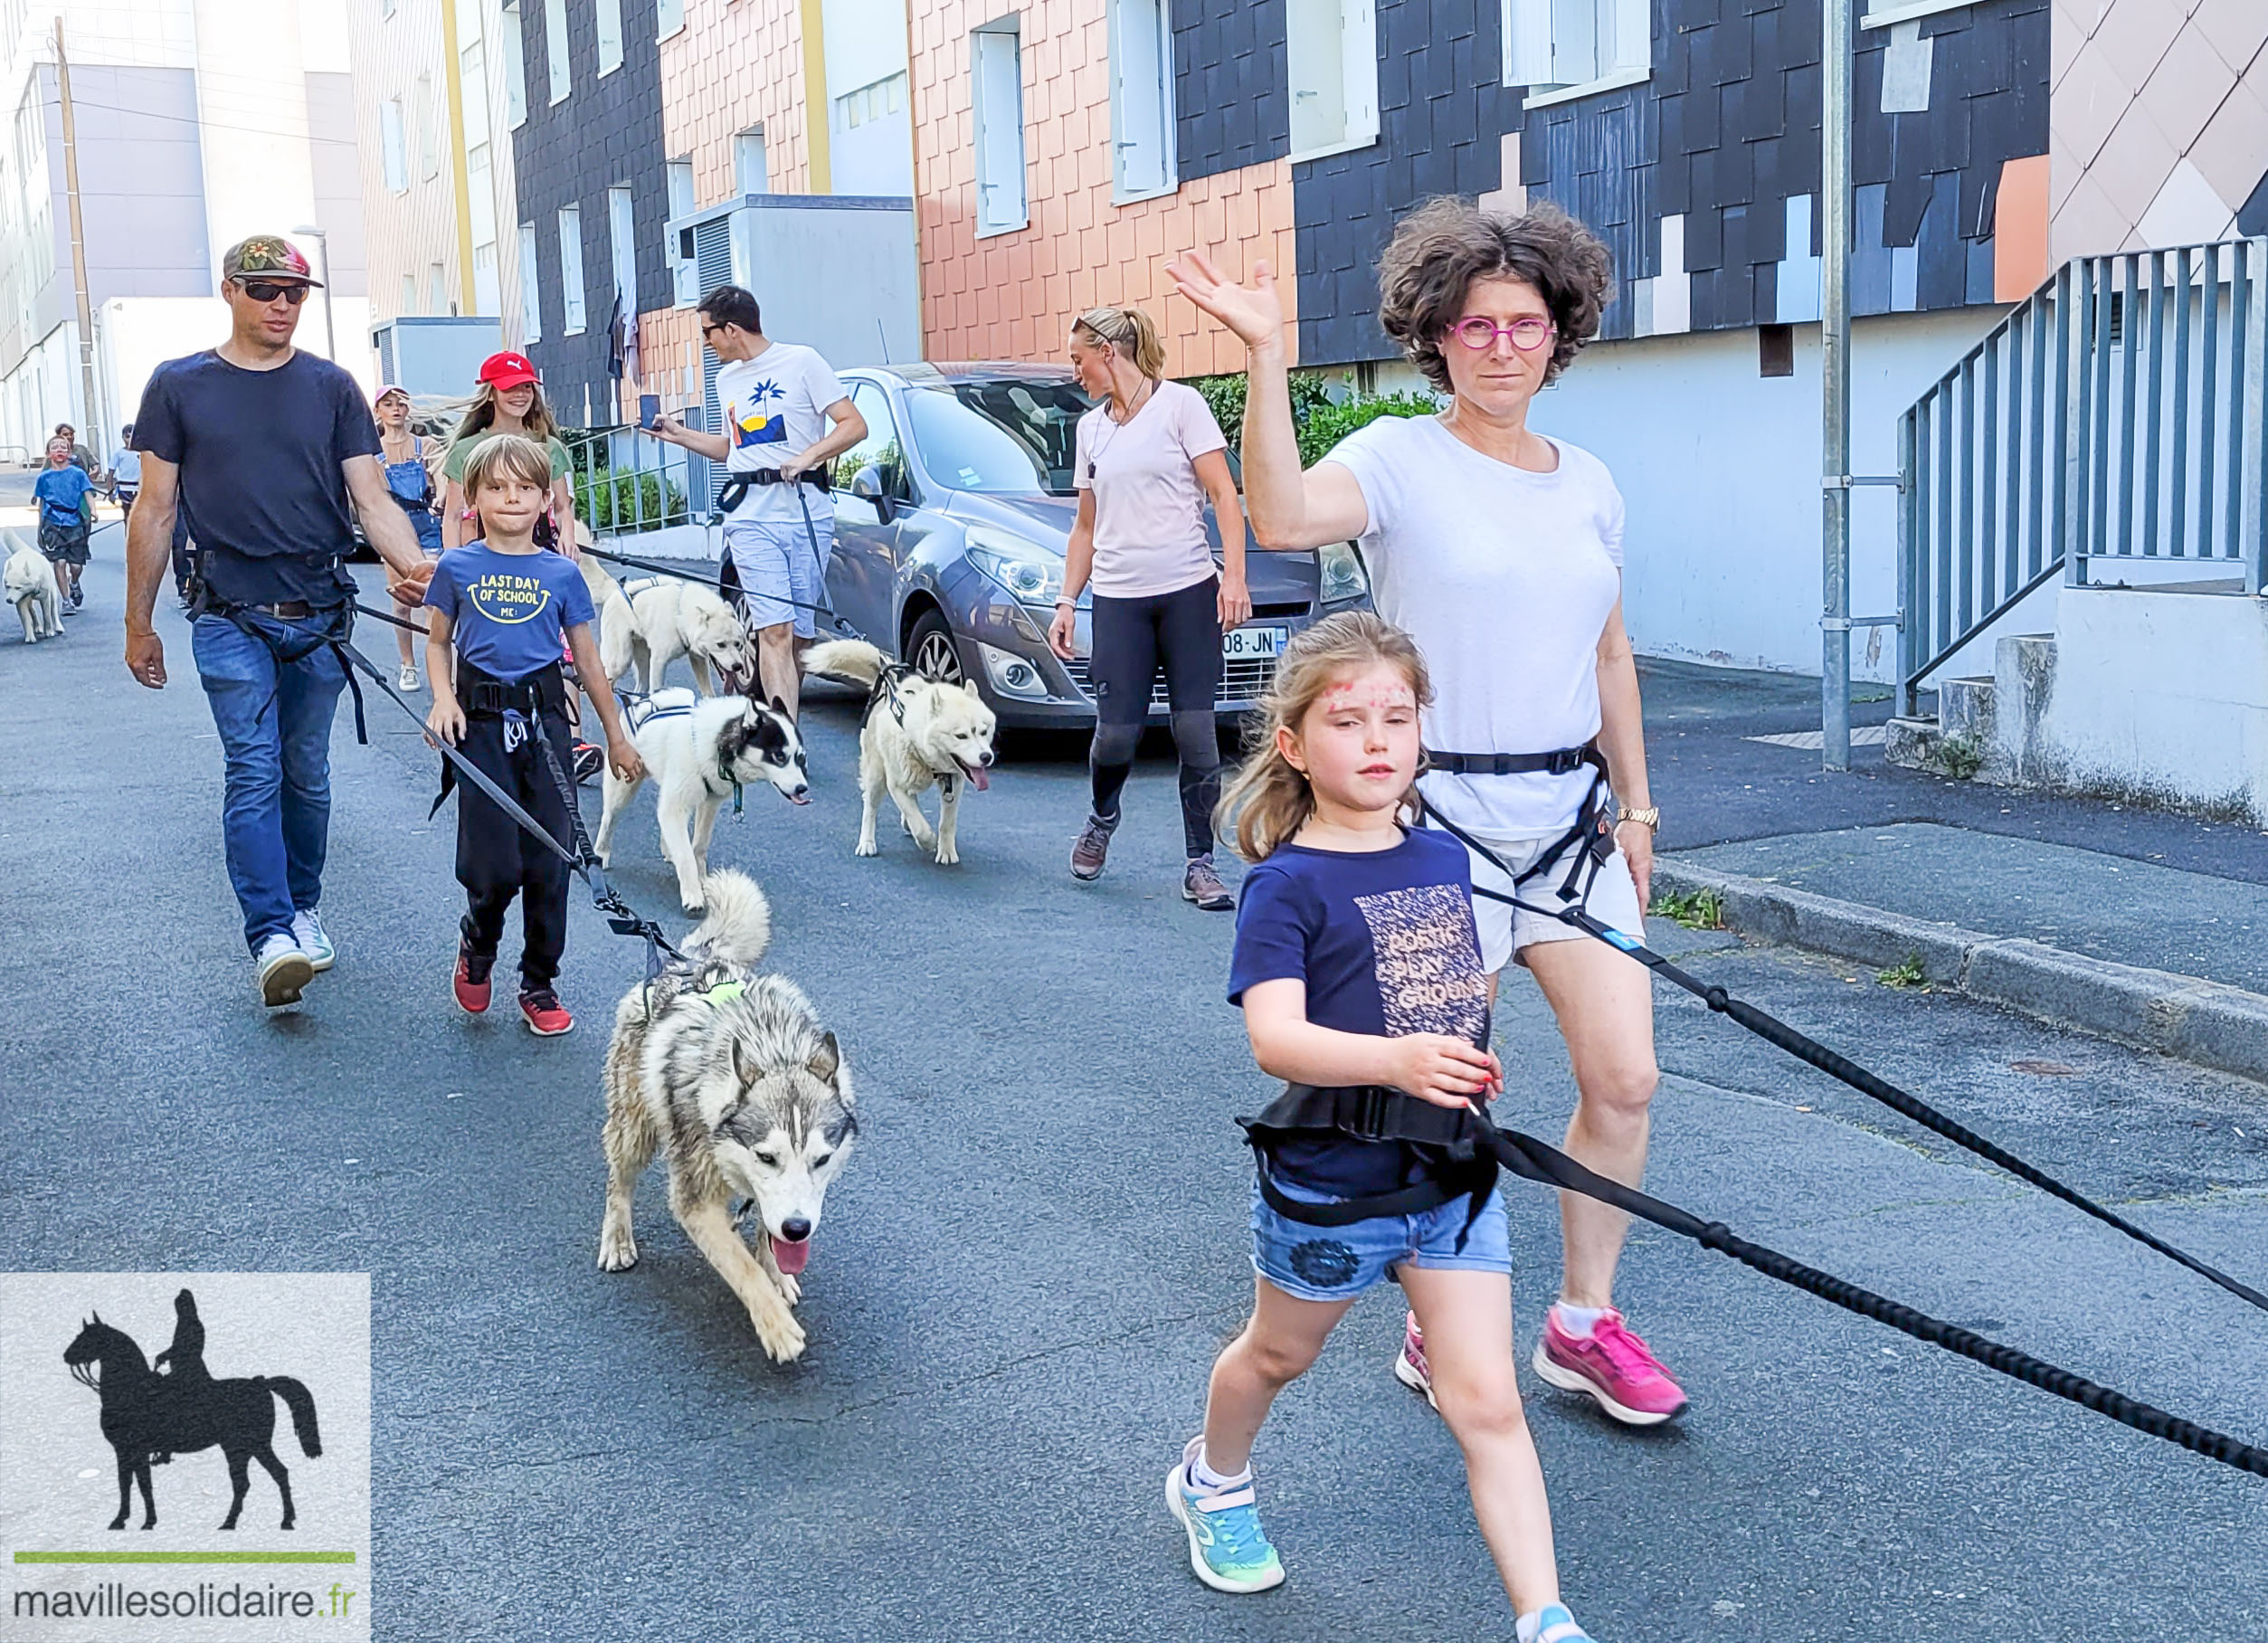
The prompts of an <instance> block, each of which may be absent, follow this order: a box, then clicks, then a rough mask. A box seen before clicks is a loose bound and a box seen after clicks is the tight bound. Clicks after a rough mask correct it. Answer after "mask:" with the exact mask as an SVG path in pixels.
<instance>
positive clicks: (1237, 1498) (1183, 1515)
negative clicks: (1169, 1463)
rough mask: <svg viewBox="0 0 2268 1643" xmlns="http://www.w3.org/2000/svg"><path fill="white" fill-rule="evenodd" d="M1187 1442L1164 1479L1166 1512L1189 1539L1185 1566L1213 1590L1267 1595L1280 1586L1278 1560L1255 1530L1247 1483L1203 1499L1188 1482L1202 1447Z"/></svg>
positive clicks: (1257, 1519) (1196, 1442) (1281, 1568)
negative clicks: (1266, 1593)
mask: <svg viewBox="0 0 2268 1643" xmlns="http://www.w3.org/2000/svg"><path fill="white" fill-rule="evenodd" d="M1204 1445H1205V1440H1204V1439H1202V1438H1201V1437H1200V1438H1192V1439H1190V1440H1189V1444H1188V1446H1187V1447H1186V1448H1183V1449H1182V1451H1181V1459H1179V1460H1178V1461H1176V1462H1174V1463H1173V1469H1172V1471H1171V1472H1169V1473H1167V1474H1166V1477H1165V1509H1166V1510H1167V1511H1169V1512H1171V1513H1172V1514H1173V1520H1174V1521H1175V1522H1176V1523H1178V1524H1181V1528H1182V1529H1183V1531H1184V1532H1186V1533H1187V1534H1188V1535H1189V1566H1190V1568H1191V1569H1192V1570H1193V1571H1195V1572H1196V1574H1197V1578H1198V1579H1199V1580H1200V1581H1204V1582H1205V1584H1206V1585H1208V1586H1210V1587H1211V1588H1212V1589H1213V1590H1214V1591H1238V1592H1243V1591H1267V1589H1268V1588H1269V1587H1271V1586H1281V1585H1282V1584H1283V1583H1284V1564H1283V1561H1282V1560H1281V1559H1279V1558H1278V1557H1277V1556H1276V1548H1275V1547H1273V1546H1271V1545H1269V1544H1268V1543H1267V1534H1266V1532H1265V1531H1263V1530H1262V1529H1261V1527H1260V1508H1259V1506H1258V1505H1257V1503H1256V1502H1255V1500H1254V1498H1253V1493H1252V1485H1251V1483H1250V1482H1249V1481H1246V1482H1244V1483H1240V1484H1238V1485H1236V1486H1233V1487H1231V1488H1227V1489H1223V1490H1221V1491H1220V1492H1219V1494H1215V1495H1208V1494H1206V1493H1205V1492H1204V1491H1202V1490H1201V1489H1200V1488H1199V1487H1198V1486H1196V1485H1195V1484H1193V1483H1191V1481H1190V1466H1191V1462H1193V1461H1194V1460H1195V1459H1196V1458H1197V1455H1198V1451H1199V1450H1200V1449H1201V1448H1204Z"/></svg>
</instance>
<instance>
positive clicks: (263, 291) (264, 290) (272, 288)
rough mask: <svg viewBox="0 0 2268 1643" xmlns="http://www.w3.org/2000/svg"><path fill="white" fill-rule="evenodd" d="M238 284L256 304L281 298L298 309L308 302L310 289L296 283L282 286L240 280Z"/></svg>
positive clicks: (275, 282)
mask: <svg viewBox="0 0 2268 1643" xmlns="http://www.w3.org/2000/svg"><path fill="white" fill-rule="evenodd" d="M236 283H237V285H238V287H239V288H240V289H242V291H243V293H244V295H246V296H247V297H250V298H251V299H252V300H253V301H254V302H273V301H274V300H275V299H277V298H279V297H280V298H282V299H284V300H285V301H286V302H288V303H289V304H290V305H291V306H292V307H293V308H298V307H299V304H301V303H302V302H305V301H306V300H307V291H308V288H307V287H306V286H304V285H300V284H299V283H297V282H296V281H295V282H294V283H292V284H289V285H282V284H279V283H278V282H277V281H275V280H238V281H237V282H236Z"/></svg>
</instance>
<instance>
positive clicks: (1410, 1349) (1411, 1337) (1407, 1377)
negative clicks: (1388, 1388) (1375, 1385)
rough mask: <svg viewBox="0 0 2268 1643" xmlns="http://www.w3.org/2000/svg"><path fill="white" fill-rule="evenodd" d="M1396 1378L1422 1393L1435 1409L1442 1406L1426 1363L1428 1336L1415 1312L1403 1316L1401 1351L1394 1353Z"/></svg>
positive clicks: (1412, 1389)
mask: <svg viewBox="0 0 2268 1643" xmlns="http://www.w3.org/2000/svg"><path fill="white" fill-rule="evenodd" d="M1394 1379H1395V1380H1397V1381H1399V1382H1401V1383H1402V1384H1403V1385H1404V1386H1406V1387H1408V1388H1409V1390H1410V1391H1413V1392H1418V1393H1420V1394H1422V1395H1423V1397H1424V1398H1425V1401H1427V1402H1428V1403H1430V1404H1432V1405H1433V1407H1434V1408H1435V1409H1437V1410H1438V1409H1439V1408H1440V1407H1441V1404H1440V1401H1438V1399H1436V1398H1435V1397H1434V1395H1433V1371H1432V1369H1431V1368H1430V1367H1429V1366H1428V1364H1427V1363H1426V1337H1425V1334H1424V1332H1423V1331H1421V1330H1420V1329H1419V1327H1418V1315H1417V1314H1416V1313H1414V1312H1412V1313H1407V1314H1405V1315H1403V1318H1402V1329H1401V1351H1400V1352H1399V1353H1395V1354H1394Z"/></svg>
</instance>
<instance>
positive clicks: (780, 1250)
mask: <svg viewBox="0 0 2268 1643" xmlns="http://www.w3.org/2000/svg"><path fill="white" fill-rule="evenodd" d="M772 1258H773V1260H774V1261H776V1262H778V1263H779V1267H780V1270H781V1271H783V1272H785V1273H788V1274H790V1275H791V1276H792V1275H793V1274H795V1273H798V1272H801V1271H802V1270H803V1268H804V1265H805V1263H807V1262H808V1261H810V1259H811V1239H808V1238H807V1239H804V1240H803V1241H802V1243H799V1244H792V1243H790V1242H788V1240H787V1239H784V1238H775V1239H773V1240H772Z"/></svg>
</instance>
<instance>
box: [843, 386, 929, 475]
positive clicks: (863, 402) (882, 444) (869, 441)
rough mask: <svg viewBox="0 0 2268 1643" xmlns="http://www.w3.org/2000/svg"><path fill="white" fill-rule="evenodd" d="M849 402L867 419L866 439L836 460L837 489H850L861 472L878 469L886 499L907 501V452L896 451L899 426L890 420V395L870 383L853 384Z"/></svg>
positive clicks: (876, 471)
mask: <svg viewBox="0 0 2268 1643" xmlns="http://www.w3.org/2000/svg"><path fill="white" fill-rule="evenodd" d="M850 403H851V404H853V405H856V406H857V407H858V409H859V415H860V416H863V417H865V418H866V421H867V436H866V438H864V439H862V440H860V441H859V442H858V443H857V444H855V445H853V446H851V447H850V449H849V450H848V451H844V452H843V453H842V454H841V455H840V456H839V457H837V458H836V459H835V489H837V490H849V489H850V481H851V480H854V479H856V478H857V477H858V476H859V470H862V469H867V468H871V469H873V470H875V474H874V477H875V480H876V482H877V483H878V484H879V485H880V486H881V488H882V494H883V495H884V496H886V497H898V498H907V497H910V496H911V495H912V487H911V486H910V485H908V484H907V482H906V458H905V453H904V452H902V451H899V450H898V448H897V423H895V422H893V421H892V420H891V417H890V401H889V396H888V395H887V394H884V393H883V392H882V390H881V389H880V388H878V387H877V386H875V385H874V384H872V383H870V382H857V383H853V384H852V385H850Z"/></svg>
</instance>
